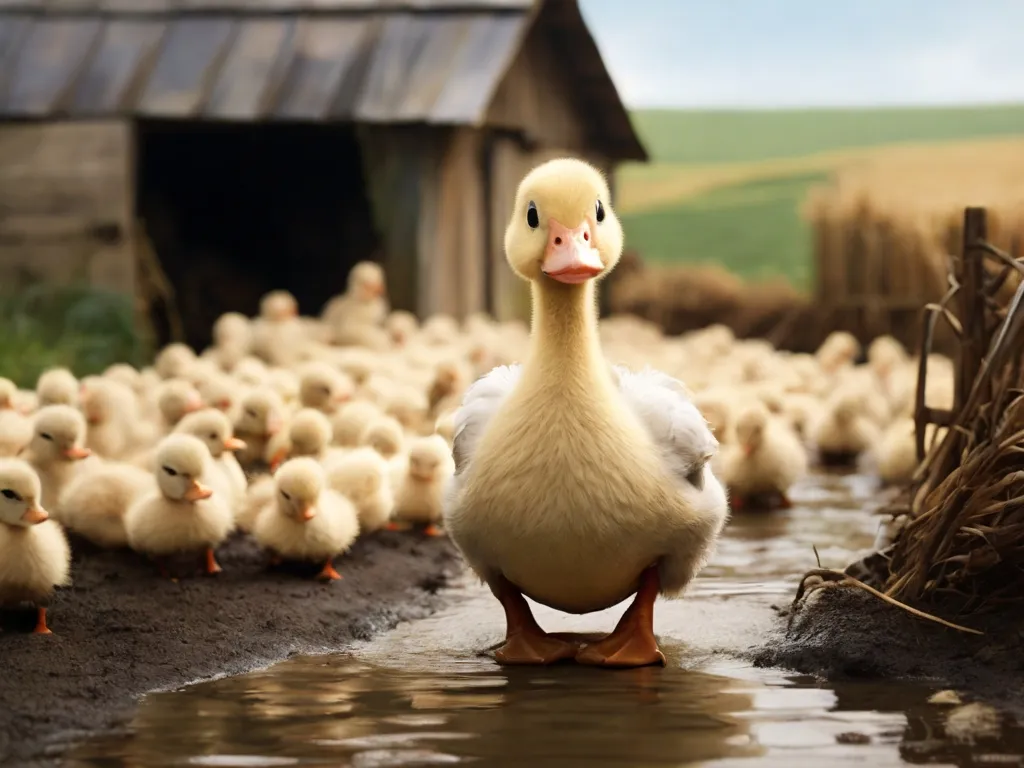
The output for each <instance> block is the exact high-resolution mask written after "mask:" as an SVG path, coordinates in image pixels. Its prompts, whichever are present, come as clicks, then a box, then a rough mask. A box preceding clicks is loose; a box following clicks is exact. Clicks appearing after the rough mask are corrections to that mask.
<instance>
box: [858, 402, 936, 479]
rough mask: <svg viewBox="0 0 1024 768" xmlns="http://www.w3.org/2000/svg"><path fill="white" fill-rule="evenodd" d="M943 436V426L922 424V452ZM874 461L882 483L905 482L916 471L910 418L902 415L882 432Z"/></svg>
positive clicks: (912, 427)
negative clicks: (923, 448)
mask: <svg viewBox="0 0 1024 768" xmlns="http://www.w3.org/2000/svg"><path fill="white" fill-rule="evenodd" d="M945 436H946V428H945V427H936V426H935V425H934V424H928V425H926V426H925V431H924V446H925V453H926V454H927V452H928V450H929V449H930V447H931V446H932V445H933V444H938V443H939V442H941V441H942V440H943V439H944V438H945ZM875 462H876V464H877V470H878V476H879V477H880V478H881V480H882V484H883V485H901V484H904V483H909V482H910V481H911V480H912V479H913V477H914V472H915V471H916V470H917V465H918V461H917V425H916V424H915V423H914V419H913V418H911V417H903V418H901V419H898V420H897V421H896V422H894V423H893V424H892V425H891V426H890V427H889V428H888V429H886V430H885V431H884V432H883V433H882V439H881V442H880V443H879V444H878V445H877V446H876V448H875Z"/></svg>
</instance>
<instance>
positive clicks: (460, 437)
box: [452, 364, 523, 475]
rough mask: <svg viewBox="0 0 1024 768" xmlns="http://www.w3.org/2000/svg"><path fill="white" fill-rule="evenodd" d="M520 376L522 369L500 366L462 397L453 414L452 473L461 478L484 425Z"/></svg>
mask: <svg viewBox="0 0 1024 768" xmlns="http://www.w3.org/2000/svg"><path fill="white" fill-rule="evenodd" d="M522 375H523V367H522V365H520V364H516V365H501V366H498V367H497V368H495V369H493V370H492V371H491V372H490V373H486V374H484V375H483V376H481V377H480V378H479V379H477V380H476V381H474V382H473V383H472V384H471V385H470V386H469V388H468V389H466V393H465V394H464V395H463V396H462V405H460V406H459V409H458V410H457V411H456V412H455V416H454V422H455V435H454V437H453V439H452V458H453V459H455V474H456V475H461V474H462V472H463V471H464V470H465V468H466V467H467V466H469V462H470V461H472V460H473V454H474V453H476V447H477V445H478V444H479V443H480V438H481V436H482V435H483V433H484V430H486V429H487V424H488V423H489V422H490V420H491V418H492V417H493V416H494V414H495V413H497V411H498V409H499V408H500V407H501V404H502V403H503V402H505V398H507V397H508V396H509V394H510V393H511V392H512V390H513V389H514V388H515V385H516V383H517V382H518V381H519V379H520V377H521V376H522Z"/></svg>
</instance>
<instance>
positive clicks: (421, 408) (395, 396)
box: [384, 386, 428, 433]
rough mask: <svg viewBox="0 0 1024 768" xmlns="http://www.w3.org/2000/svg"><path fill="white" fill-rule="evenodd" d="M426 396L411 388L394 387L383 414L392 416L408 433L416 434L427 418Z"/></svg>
mask: <svg viewBox="0 0 1024 768" xmlns="http://www.w3.org/2000/svg"><path fill="white" fill-rule="evenodd" d="M427 410H428V404H427V396H426V394H425V393H424V392H423V390H421V389H418V388H417V387H412V386H402V387H396V388H395V389H394V391H392V393H391V396H390V397H388V399H387V404H386V405H385V408H384V412H385V413H387V415H388V416H392V417H394V418H395V419H397V420H398V422H399V423H400V424H401V425H402V426H403V427H404V428H405V429H406V430H407V431H409V432H416V433H418V432H419V431H420V429H421V428H422V427H423V423H424V420H425V419H426V417H427Z"/></svg>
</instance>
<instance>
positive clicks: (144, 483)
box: [54, 462, 153, 549]
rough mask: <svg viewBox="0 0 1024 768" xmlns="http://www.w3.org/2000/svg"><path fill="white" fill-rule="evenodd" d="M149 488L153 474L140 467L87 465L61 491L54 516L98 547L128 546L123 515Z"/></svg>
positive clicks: (111, 463) (108, 464)
mask: <svg viewBox="0 0 1024 768" xmlns="http://www.w3.org/2000/svg"><path fill="white" fill-rule="evenodd" d="M152 489H153V473H152V472H147V471H146V470H144V469H142V468H141V467H137V466H134V465H132V464H120V463H116V462H110V463H106V464H100V465H98V466H95V467H90V468H89V469H88V470H86V471H84V472H80V473H79V474H78V475H77V476H76V477H74V478H72V480H71V481H70V482H69V483H68V484H67V486H66V487H65V488H64V490H63V491H62V492H61V494H60V498H59V499H58V501H57V506H56V507H55V508H54V519H55V520H57V521H58V522H59V523H60V524H61V525H63V526H64V527H65V528H67V529H68V530H69V531H73V532H74V533H77V534H78V535H79V536H81V537H83V538H85V539H88V540H89V541H91V542H92V543H93V544H95V545H97V546H99V547H104V548H106V549H120V548H122V547H127V546H128V535H127V533H126V532H125V528H124V516H125V514H126V513H127V512H128V508H129V507H130V506H131V505H132V503H133V502H135V500H136V499H138V498H140V497H141V496H142V495H143V494H145V493H147V492H148V491H151V490H152Z"/></svg>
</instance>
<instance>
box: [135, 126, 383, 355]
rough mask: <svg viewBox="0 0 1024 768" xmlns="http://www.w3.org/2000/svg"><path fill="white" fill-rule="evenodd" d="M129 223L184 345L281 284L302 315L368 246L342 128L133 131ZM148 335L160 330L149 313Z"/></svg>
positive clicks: (365, 211) (355, 166) (351, 141)
mask: <svg viewBox="0 0 1024 768" xmlns="http://www.w3.org/2000/svg"><path fill="white" fill-rule="evenodd" d="M136 147H137V160H136V169H137V170H136V190H137V192H136V218H137V220H139V221H140V223H141V224H142V226H143V228H144V230H145V233H146V235H147V237H148V238H149V242H150V244H151V245H152V250H153V252H155V255H156V257H157V258H158V259H159V262H160V266H161V267H162V270H163V272H164V273H165V274H166V276H167V279H168V282H170V284H171V286H172V287H173V289H174V292H175V294H176V305H177V311H178V314H179V316H180V318H181V326H182V329H183V331H184V334H185V340H186V341H187V342H188V343H189V344H191V345H192V346H194V347H197V348H198V347H202V346H205V345H206V344H208V343H209V341H210V329H211V326H212V325H213V322H214V321H215V320H216V319H217V317H218V316H219V315H220V314H221V313H223V312H226V311H228V310H234V311H238V312H244V313H246V314H248V315H253V314H255V313H256V312H257V311H258V307H259V300H260V297H261V296H262V295H263V294H264V293H266V292H267V291H270V290H273V289H276V288H284V289H287V290H289V291H291V292H292V293H294V294H295V296H296V298H297V299H298V301H299V306H300V308H301V311H302V312H303V313H304V314H316V313H318V312H319V311H320V309H321V308H322V307H323V305H324V303H326V301H327V300H328V299H330V298H331V296H333V295H335V294H336V293H339V292H340V291H342V290H344V286H345V280H346V278H347V276H348V272H349V270H350V269H351V267H352V265H353V264H355V263H356V262H358V261H360V260H363V259H373V260H377V259H378V257H379V252H378V247H379V245H380V238H379V236H378V233H377V232H376V230H375V228H374V225H373V215H372V211H371V207H370V202H369V199H368V196H367V191H366V182H365V178H364V174H363V165H362V157H361V152H360V148H359V144H358V141H357V139H356V135H355V130H354V128H353V127H352V126H339V125H331V126H321V125H301V124H286V125H281V124H273V125H268V124H259V125H254V124H210V123H190V122H175V121H145V122H140V123H139V124H138V125H137V141H136ZM150 314H151V316H152V317H151V319H152V321H153V324H154V329H155V331H156V336H157V339H156V341H157V342H158V343H160V344H163V343H166V342H167V341H168V340H169V337H170V334H171V327H172V326H171V325H170V324H169V323H168V321H167V318H166V317H160V316H153V315H163V314H166V313H164V312H160V311H159V310H154V311H151V313H150Z"/></svg>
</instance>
